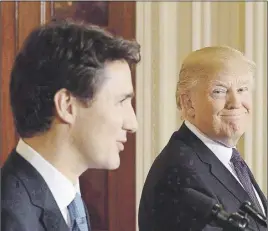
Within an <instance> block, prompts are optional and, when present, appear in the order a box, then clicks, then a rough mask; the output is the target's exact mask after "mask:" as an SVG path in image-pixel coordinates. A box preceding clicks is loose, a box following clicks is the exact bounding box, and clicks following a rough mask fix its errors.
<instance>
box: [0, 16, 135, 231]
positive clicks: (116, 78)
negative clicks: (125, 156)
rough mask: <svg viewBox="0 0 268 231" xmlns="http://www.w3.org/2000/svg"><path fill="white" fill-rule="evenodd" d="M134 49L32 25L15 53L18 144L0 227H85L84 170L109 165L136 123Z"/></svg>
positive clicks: (97, 33) (67, 28) (54, 25)
mask: <svg viewBox="0 0 268 231" xmlns="http://www.w3.org/2000/svg"><path fill="white" fill-rule="evenodd" d="M139 61H140V46H139V44H138V43H136V42H134V41H128V40H124V39H122V38H119V37H113V36H112V35H111V34H109V33H108V32H106V31H104V30H103V29H101V28H99V27H97V26H91V25H85V24H82V23H76V22H71V21H60V22H51V23H48V24H46V25H43V26H41V27H40V28H37V29H35V30H34V31H33V32H31V33H30V35H29V36H28V38H27V39H26V41H25V43H24V45H23V47H22V48H21V50H20V52H19V53H18V55H17V57H16V60H15V63H14V66H13V69H12V73H11V83H10V100H11V106H12V111H13V116H14V121H15V125H16V129H17V132H18V134H19V135H20V137H21V138H20V140H19V143H18V145H17V147H16V149H14V150H13V151H12V153H11V154H10V155H9V158H8V160H7V161H6V163H5V164H4V166H3V169H2V176H1V184H2V188H1V194H2V211H1V218H2V224H1V228H2V229H1V230H2V231H11V230H12V231H44V230H49V231H51V230H57V231H61V230H66V231H67V230H80V231H82V230H83V231H89V230H90V222H89V219H88V216H87V210H86V208H85V206H84V204H83V201H82V199H81V195H80V189H79V181H78V178H79V176H80V175H81V174H82V173H83V172H84V171H86V170H87V169H88V168H95V169H116V168H118V167H119V165H120V158H119V152H120V151H122V150H123V149H124V142H126V134H127V132H135V131H136V129H137V120H136V116H135V113H134V110H133V107H132V104H131V98H132V97H133V86H132V81H131V71H130V66H131V65H132V64H136V63H138V62H139Z"/></svg>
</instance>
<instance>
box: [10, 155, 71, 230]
mask: <svg viewBox="0 0 268 231" xmlns="http://www.w3.org/2000/svg"><path fill="white" fill-rule="evenodd" d="M11 155H12V156H11V157H10V158H11V159H12V162H13V164H14V168H16V169H17V170H18V177H19V178H20V179H21V180H22V181H23V182H24V184H25V187H26V189H27V190H28V193H29V195H30V198H31V202H32V204H33V205H34V206H36V207H38V208H40V209H41V210H42V213H41V214H42V215H41V218H40V219H41V221H42V223H43V225H44V226H45V228H46V230H47V231H65V230H66V231H67V230H69V227H68V226H67V224H66V222H65V220H64V218H63V216H62V214H61V211H60V209H59V207H58V205H57V203H56V201H55V199H54V197H53V195H52V193H51V191H50V189H49V188H48V186H47V184H46V182H45V181H44V179H43V178H42V176H41V175H40V174H39V173H38V171H36V169H35V168H33V166H32V165H31V164H30V163H28V162H27V161H26V160H25V159H24V158H23V157H21V156H20V155H19V154H17V153H16V152H13V153H12V154H11Z"/></svg>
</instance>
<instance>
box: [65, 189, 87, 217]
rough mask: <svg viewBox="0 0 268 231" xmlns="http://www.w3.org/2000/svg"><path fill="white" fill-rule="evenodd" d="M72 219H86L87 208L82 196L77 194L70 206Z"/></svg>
mask: <svg viewBox="0 0 268 231" xmlns="http://www.w3.org/2000/svg"><path fill="white" fill-rule="evenodd" d="M68 209H69V212H70V215H71V217H72V218H73V219H74V220H77V219H81V218H85V217H86V213H85V207H84V203H83V200H82V198H81V196H80V195H79V194H78V193H76V195H75V198H74V199H73V201H72V202H71V203H70V204H69V206H68Z"/></svg>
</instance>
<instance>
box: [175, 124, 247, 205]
mask: <svg viewBox="0 0 268 231" xmlns="http://www.w3.org/2000/svg"><path fill="white" fill-rule="evenodd" d="M177 137H178V138H179V139H181V140H182V141H183V142H184V143H186V144H187V145H188V146H189V147H191V148H193V150H194V152H195V153H196V154H197V155H198V157H199V159H200V160H201V161H202V162H203V163H205V164H207V165H208V167H209V171H210V173H211V174H212V175H213V176H214V177H215V178H216V179H217V180H218V181H219V182H220V183H221V184H222V185H223V186H224V187H225V189H226V190H227V191H229V192H230V193H231V194H232V195H233V196H234V197H235V198H236V199H237V200H238V201H240V202H241V203H242V202H244V201H246V200H250V198H249V196H248V194H247V193H246V192H245V190H244V189H243V187H242V186H241V185H240V183H239V182H237V180H236V179H235V177H234V176H233V175H232V174H231V173H230V171H229V170H228V169H227V168H226V167H225V166H224V165H223V164H222V162H221V161H220V160H219V159H218V158H217V157H216V155H215V154H214V153H213V152H212V151H211V150H210V149H209V148H208V147H207V146H206V145H205V144H204V143H203V142H202V141H201V140H200V139H198V137H196V136H195V135H194V134H193V133H192V132H191V131H190V130H189V129H188V128H187V127H186V125H185V124H183V125H182V126H181V128H180V129H179V131H178V133H177Z"/></svg>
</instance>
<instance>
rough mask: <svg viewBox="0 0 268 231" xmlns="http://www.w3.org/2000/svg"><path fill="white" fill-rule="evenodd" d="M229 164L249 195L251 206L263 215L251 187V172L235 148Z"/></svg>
mask: <svg viewBox="0 0 268 231" xmlns="http://www.w3.org/2000/svg"><path fill="white" fill-rule="evenodd" d="M231 162H232V163H233V165H234V168H235V171H236V174H237V177H238V179H239V180H240V182H241V184H242V185H243V186H244V189H245V191H246V192H247V194H248V195H249V197H250V199H251V200H252V202H253V205H254V206H255V208H256V209H257V210H258V211H259V212H260V213H263V212H262V209H261V206H260V203H259V201H258V199H257V197H256V194H255V192H254V189H253V186H252V182H251V179H250V173H251V171H250V169H249V167H248V166H247V164H246V162H245V161H244V160H243V159H242V157H241V156H240V154H239V152H238V151H237V150H236V149H235V148H233V154H232V158H231ZM251 174H252V173H251Z"/></svg>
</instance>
